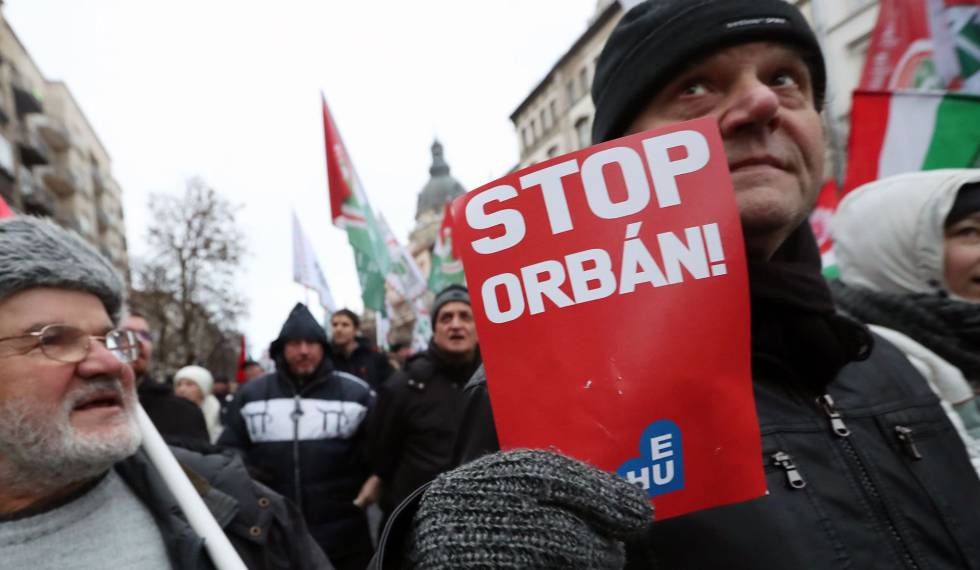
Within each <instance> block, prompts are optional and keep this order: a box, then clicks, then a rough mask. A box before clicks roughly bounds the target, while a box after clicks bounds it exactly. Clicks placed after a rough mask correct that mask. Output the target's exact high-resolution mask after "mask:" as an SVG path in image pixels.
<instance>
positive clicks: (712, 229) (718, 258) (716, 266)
mask: <svg viewBox="0 0 980 570" xmlns="http://www.w3.org/2000/svg"><path fill="white" fill-rule="evenodd" d="M701 231H702V232H703V233H704V245H705V246H707V248H708V261H709V262H711V275H712V276H715V277H717V276H719V275H724V274H726V273H728V268H727V267H726V266H725V264H724V263H723V262H724V261H725V251H724V250H723V249H722V248H721V236H719V235H718V224H708V225H705V226H701Z"/></svg>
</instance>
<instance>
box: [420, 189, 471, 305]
mask: <svg viewBox="0 0 980 570" xmlns="http://www.w3.org/2000/svg"><path fill="white" fill-rule="evenodd" d="M452 232H453V214H452V209H451V208H450V204H446V209H445V212H443V215H442V225H441V226H439V233H438V234H436V243H435V246H434V247H433V248H432V267H431V269H430V270H429V290H430V291H432V292H433V293H438V292H439V291H442V290H443V289H445V288H446V287H448V286H450V285H453V284H458V285H465V284H466V276H465V275H464V274H463V264H462V263H461V262H460V260H459V251H458V248H457V247H456V244H455V242H454V241H453V235H452Z"/></svg>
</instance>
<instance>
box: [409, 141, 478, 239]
mask: <svg viewBox="0 0 980 570" xmlns="http://www.w3.org/2000/svg"><path fill="white" fill-rule="evenodd" d="M429 175H430V176H431V178H429V181H428V182H426V183H425V186H424V187H423V188H422V192H421V193H419V203H418V207H417V208H416V209H415V219H416V220H418V219H419V218H420V217H421V216H422V215H423V214H425V213H427V212H433V213H435V214H437V215H438V216H439V219H440V220H441V219H442V210H443V208H444V207H445V205H446V203H447V202H451V201H453V199H454V198H456V197H457V196H460V195H462V194H464V193H465V192H466V190H464V189H463V185H462V184H460V183H459V181H457V180H456V179H455V178H453V177H452V176H450V175H449V164H447V163H446V159H445V158H444V157H443V154H442V143H440V142H439V141H438V140H436V141H434V142H433V143H432V166H431V167H429Z"/></svg>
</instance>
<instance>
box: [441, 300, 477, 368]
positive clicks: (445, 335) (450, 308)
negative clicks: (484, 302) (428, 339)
mask: <svg viewBox="0 0 980 570" xmlns="http://www.w3.org/2000/svg"><path fill="white" fill-rule="evenodd" d="M432 342H434V343H435V345H436V346H437V347H439V349H440V350H442V351H443V352H445V353H447V354H450V355H454V356H466V355H470V354H473V353H474V352H475V349H476V343H477V338H476V323H474V322H473V311H472V310H470V306H469V305H467V304H466V303H463V302H462V301H451V302H449V303H446V304H445V305H443V306H442V308H440V309H439V314H438V315H437V316H436V328H435V330H434V331H433V332H432Z"/></svg>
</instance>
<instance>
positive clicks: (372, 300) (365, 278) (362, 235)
mask: <svg viewBox="0 0 980 570" xmlns="http://www.w3.org/2000/svg"><path fill="white" fill-rule="evenodd" d="M322 100H323V134H324V139H325V146H326V154H327V185H328V187H329V190H330V209H331V212H332V215H333V223H334V225H335V226H337V227H338V228H342V229H346V230H347V240H348V241H349V242H350V245H351V248H353V250H354V263H355V265H356V266H357V277H358V279H359V281H360V283H361V299H363V301H364V306H365V307H366V308H368V309H373V310H375V311H378V312H380V313H383V312H384V310H385V275H387V274H388V271H389V267H390V265H391V263H390V260H389V257H388V248H387V246H386V245H385V242H384V237H383V236H382V235H381V231H380V228H379V227H378V222H377V219H376V218H375V216H374V212H373V211H372V210H371V205H370V204H369V203H368V200H367V196H366V195H365V193H364V188H363V186H362V185H361V181H360V178H359V177H358V176H357V172H356V171H355V170H354V165H353V164H352V163H351V161H350V157H349V156H348V154H347V148H346V147H345V146H344V142H343V140H342V139H341V138H340V131H339V130H338V129H337V125H336V123H334V120H333V117H332V116H331V115H330V110H329V109H328V108H327V100H326V98H325V97H323V98H322Z"/></svg>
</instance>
